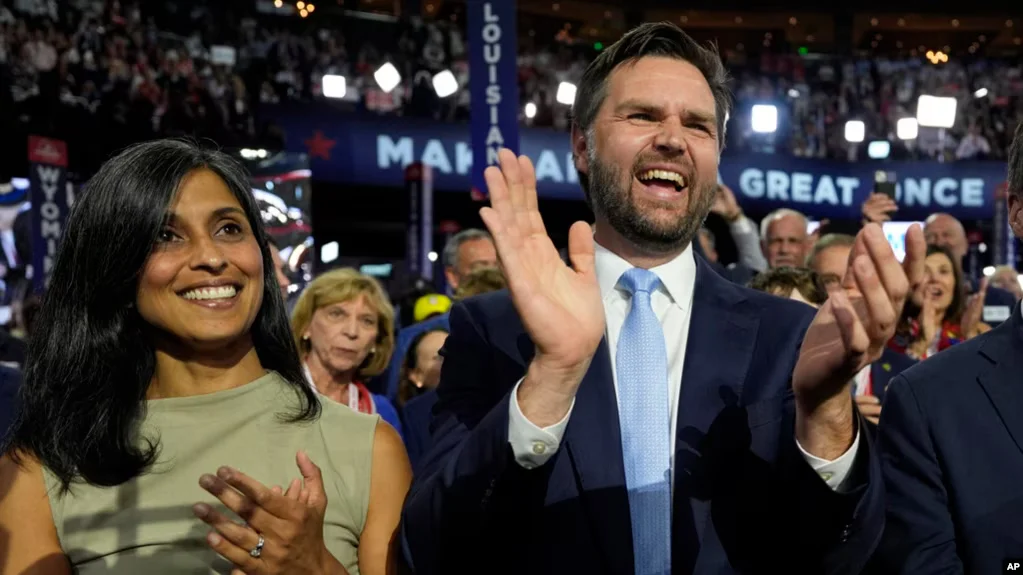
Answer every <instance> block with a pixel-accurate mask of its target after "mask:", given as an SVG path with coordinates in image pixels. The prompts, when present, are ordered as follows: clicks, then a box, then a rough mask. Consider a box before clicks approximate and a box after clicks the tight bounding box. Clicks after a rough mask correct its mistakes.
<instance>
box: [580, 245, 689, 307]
mask: <svg viewBox="0 0 1023 575" xmlns="http://www.w3.org/2000/svg"><path fill="white" fill-rule="evenodd" d="M594 265H595V266H596V271H597V283H598V284H599V285H600V297H601V298H603V299H605V300H606V299H607V297H608V296H609V295H611V294H612V293H614V291H615V289H616V287H617V285H618V280H619V279H620V278H621V277H622V274H623V273H625V272H626V271H628V270H630V269H632V268H634V267H635V266H633V265H632V264H630V263H629V262H627V261H625V260H624V259H622V257H621V256H619V255H618V254H616V253H614V252H612V251H611V250H608V249H607V248H605V247H604V246H602V245H600V244H595V253H594ZM650 271H652V272H654V273H655V274H657V277H659V278H660V279H661V287H659V288H658V289H659V290H662V291H663V292H664V293H665V294H667V296H668V297H669V298H670V299H671V301H672V303H674V304H675V305H677V306H679V307H680V308H685V307H687V306H688V305H689V304H690V302H692V300H693V286H694V285H695V284H696V259H695V258H694V257H693V245H692V243H691V242H690V244H689V245H688V246H686V249H685V251H683V252H682V253H681V254H679V255H678V256H676V257H675V259H673V260H671V261H669V262H667V263H665V264H662V265H659V266H657V267H655V268H652V269H651V270H650Z"/></svg>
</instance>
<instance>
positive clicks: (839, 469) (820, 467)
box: [796, 429, 860, 492]
mask: <svg viewBox="0 0 1023 575" xmlns="http://www.w3.org/2000/svg"><path fill="white" fill-rule="evenodd" d="M796 447H798V448H799V452H800V453H802V454H803V459H806V462H807V463H809V464H810V467H812V468H813V470H814V471H816V472H817V474H818V475H820V476H821V479H823V480H824V482H825V483H827V484H828V487H830V488H831V489H832V490H833V491H838V492H844V491H846V485H845V481H846V479H848V478H849V476H850V475H852V468H853V463H854V462H855V461H856V453H857V452H858V451H859V449H860V430H859V429H857V430H856V439H854V440H853V444H852V447H850V448H849V450H848V451H846V452H845V453H843V454H842V455H840V456H839V457H838V459H834V460H832V461H828V460H827V459H821V458H820V457H817V456H816V455H811V454H810V453H808V452H807V451H806V450H805V449H803V446H802V445H799V441H796Z"/></svg>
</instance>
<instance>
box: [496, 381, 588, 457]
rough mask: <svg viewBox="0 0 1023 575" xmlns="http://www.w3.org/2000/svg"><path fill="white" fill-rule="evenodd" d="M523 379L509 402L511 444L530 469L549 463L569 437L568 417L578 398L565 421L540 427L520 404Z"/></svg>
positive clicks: (515, 452) (516, 385) (509, 438)
mask: <svg viewBox="0 0 1023 575" xmlns="http://www.w3.org/2000/svg"><path fill="white" fill-rule="evenodd" d="M522 379H525V378H522ZM522 379H520V380H519V382H518V383H516V384H515V388H514V389H512V392H511V393H512V395H511V399H510V400H509V401H508V443H510V444H511V447H512V453H514V454H515V461H516V462H518V464H519V465H521V466H522V467H525V468H526V469H535V468H537V467H540V466H541V465H543V464H544V463H547V460H548V459H550V458H551V457H552V456H553V455H554V454H555V453H557V451H558V446H560V445H561V438H562V437H564V436H565V428H566V427H568V418H569V417H571V415H572V409H573V408H574V407H575V400H572V406H571V407H569V408H568V413H566V414H565V417H564V418H562V419H561V421H559V422H557V423H555V424H554V425H552V426H550V427H544V428H540V427H537V426H536V425H534V424H533V422H532V421H529V420H528V419H526V416H525V415H523V414H522V409H521V408H520V407H519V386H520V385H522Z"/></svg>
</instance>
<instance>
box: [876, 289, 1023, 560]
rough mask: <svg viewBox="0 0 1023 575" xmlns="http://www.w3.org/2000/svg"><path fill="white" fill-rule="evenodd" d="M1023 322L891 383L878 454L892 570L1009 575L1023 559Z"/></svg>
mask: <svg viewBox="0 0 1023 575" xmlns="http://www.w3.org/2000/svg"><path fill="white" fill-rule="evenodd" d="M1021 374H1023V320H1021V318H1020V310H1019V306H1018V305H1017V306H1016V307H1015V308H1014V310H1013V312H1012V315H1011V316H1010V318H1009V319H1008V320H1007V321H1005V322H1003V323H1002V324H1001V325H999V326H998V327H997V328H995V329H993V330H991V331H990V332H988V333H986V334H984V335H981V336H978V337H976V338H974V339H971V340H969V341H966V342H963V343H961V344H959V345H956V346H953V347H951V348H949V349H946V350H945V351H942V352H941V353H939V354H937V355H935V356H933V357H930V358H927V359H926V360H925V361H922V362H920V363H919V364H918V365H916V366H915V367H913V368H911V369H909V370H907V371H906V372H904V373H902V374H901V375H899V376H898V377H896V378H895V379H894V381H893V382H892V384H891V385H890V386H889V387H888V393H887V397H886V398H885V402H884V408H883V409H882V411H881V425H880V427H879V430H878V451H879V454H880V457H881V462H882V470H883V473H884V479H885V485H886V488H887V501H886V505H887V513H886V516H887V526H886V529H885V534H884V540H883V542H882V546H881V548H880V549H879V550H878V559H879V561H878V562H879V563H880V566H881V569H879V571H881V572H885V573H907V574H908V573H913V574H914V575H916V574H920V575H926V574H928V573H942V574H953V573H1001V572H1003V567H1004V566H1003V565H1001V562H1002V561H1003V560H1004V559H1007V558H1009V557H1016V558H1020V557H1023V523H1021V522H1020V517H1021V516H1023V489H1021V478H1023V375H1021Z"/></svg>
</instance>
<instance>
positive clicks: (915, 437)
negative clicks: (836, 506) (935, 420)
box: [878, 375, 963, 575]
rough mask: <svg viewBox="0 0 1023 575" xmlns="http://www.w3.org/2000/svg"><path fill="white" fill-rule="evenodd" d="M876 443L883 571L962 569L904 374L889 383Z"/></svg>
mask: <svg viewBox="0 0 1023 575" xmlns="http://www.w3.org/2000/svg"><path fill="white" fill-rule="evenodd" d="M878 443H879V451H880V456H881V457H880V458H881V467H882V471H883V474H884V481H885V487H886V490H887V504H886V505H887V510H886V526H885V534H884V539H883V541H882V544H881V548H880V550H879V552H878V560H879V563H880V564H881V565H883V566H884V571H885V572H891V573H913V574H914V575H916V574H920V575H926V574H928V573H935V574H936V573H942V574H950V573H963V564H962V562H961V561H960V560H959V556H958V553H957V551H956V543H955V529H954V526H953V523H952V517H951V515H950V514H949V512H948V494H947V492H946V491H945V487H944V484H943V482H942V475H941V466H940V464H939V463H938V457H937V453H936V451H935V449H934V445H933V443H932V442H931V434H930V432H929V430H928V428H927V422H926V419H925V418H924V415H923V412H922V410H921V409H920V404H919V402H918V401H917V397H916V394H915V393H914V392H913V387H912V386H911V385H910V383H909V381H908V380H907V379H906V377H905V376H904V375H899V376H897V377H896V378H895V379H894V380H893V381H892V384H891V385H890V386H889V387H888V393H887V395H886V397H885V402H884V409H883V410H882V412H881V425H880V427H879V429H878Z"/></svg>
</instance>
